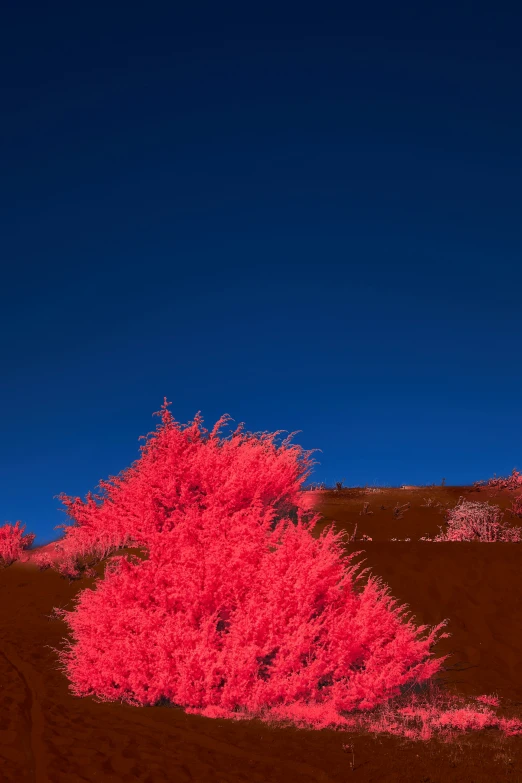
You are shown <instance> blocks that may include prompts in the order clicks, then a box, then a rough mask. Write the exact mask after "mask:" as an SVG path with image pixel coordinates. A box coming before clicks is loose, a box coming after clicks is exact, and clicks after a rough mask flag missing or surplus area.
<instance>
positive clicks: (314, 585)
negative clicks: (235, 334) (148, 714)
mask: <svg viewBox="0 0 522 783" xmlns="http://www.w3.org/2000/svg"><path fill="white" fill-rule="evenodd" d="M223 421H224V417H222V418H221V419H220V420H219V422H218V423H217V424H216V426H215V427H214V429H213V430H212V433H211V435H210V437H208V438H204V437H202V434H201V432H200V431H199V423H200V419H199V418H198V417H197V418H196V419H195V421H194V423H193V426H192V427H189V428H187V429H185V430H184V431H182V430H181V429H180V427H179V425H176V423H175V422H174V420H173V419H172V417H171V415H170V413H169V412H168V411H167V402H166V400H165V402H164V405H163V413H162V425H161V426H159V427H158V431H157V432H156V433H152V438H151V439H150V440H149V441H148V443H147V444H146V446H145V447H143V449H142V451H143V453H142V456H141V458H140V460H138V461H137V462H136V463H134V464H133V466H132V467H131V468H130V469H128V470H127V471H124V472H123V473H122V474H120V476H119V477H117V478H112V480H111V482H100V486H101V487H103V489H104V490H105V491H106V496H105V497H99V496H97V499H98V500H99V501H101V502H100V503H96V502H95V499H94V498H93V497H92V496H89V497H88V501H87V503H85V504H83V503H82V502H81V501H80V499H79V498H76V499H75V500H74V501H73V500H70V499H68V498H66V497H65V496H62V497H63V498H65V500H64V502H65V503H66V505H67V506H68V513H69V515H70V516H71V517H72V518H73V519H75V521H76V523H77V526H76V527H72V528H70V529H69V530H68V531H67V535H66V541H65V543H64V546H65V547H66V548H67V547H69V549H70V548H71V547H72V545H73V543H76V544H80V545H81V546H82V547H83V549H85V548H86V547H87V545H88V544H90V545H91V546H93V547H100V546H102V544H101V543H100V542H104V544H103V545H104V546H106V545H107V541H110V542H111V543H112V545H113V546H120V545H122V543H124V542H127V543H128V542H133V543H136V544H138V545H140V546H143V547H144V548H146V550H147V553H148V559H147V560H145V561H141V560H139V559H135V560H134V562H131V561H128V560H126V559H125V558H117V559H115V560H114V562H111V563H109V565H108V567H107V570H106V574H105V578H104V580H103V581H100V582H99V583H98V584H97V585H95V588H94V589H93V590H90V589H88V590H85V591H83V593H81V594H80V595H79V596H78V597H77V599H76V600H77V607H76V609H75V610H74V611H72V612H66V611H64V610H56V614H58V615H60V614H61V616H63V617H64V618H65V619H66V622H67V623H68V625H69V627H70V629H71V632H72V636H73V638H74V640H75V644H71V643H70V642H69V645H68V646H69V649H68V650H67V651H62V652H60V653H59V656H60V659H61V663H62V664H64V670H65V671H66V673H67V675H68V677H69V679H70V681H71V690H72V692H73V693H75V694H76V695H95V696H97V697H98V698H99V699H100V700H102V701H103V700H115V699H118V700H122V701H126V702H128V703H131V704H136V705H148V704H156V703H158V702H159V701H161V700H162V699H168V700H170V701H171V702H172V703H175V704H179V705H181V706H183V707H184V708H185V709H186V711H188V712H199V713H201V714H204V715H207V716H214V717H216V716H222V717H236V718H240V717H247V716H254V715H257V716H258V717H262V718H264V719H270V718H274V719H285V718H287V719H291V720H292V719H295V720H300V721H304V722H305V723H307V724H309V725H312V726H316V727H320V726H323V725H329V724H332V723H339V724H342V723H343V720H344V719H343V714H342V713H343V712H349V711H351V710H353V709H356V708H359V709H363V710H364V709H371V708H373V707H375V706H376V705H379V704H381V703H382V702H384V701H386V700H387V699H389V698H390V697H392V696H394V695H397V694H399V693H400V692H401V689H402V688H404V687H405V686H406V685H408V684H410V685H411V684H413V683H421V682H423V681H426V680H427V679H428V678H430V677H432V675H434V674H435V673H436V672H437V671H439V670H440V668H441V666H442V664H443V661H444V660H445V659H444V658H440V659H438V660H436V659H432V658H431V652H430V651H431V647H432V645H433V644H434V642H435V641H436V638H437V636H438V634H439V632H440V629H441V628H442V627H443V626H444V624H445V622H443V623H440V624H439V625H438V626H436V627H435V628H433V629H432V630H431V631H430V632H429V633H428V635H427V637H426V638H422V639H421V638H420V637H421V635H422V634H423V633H424V631H426V629H427V626H422V627H421V628H415V627H414V625H413V622H412V621H411V620H410V621H408V622H406V621H404V619H403V618H402V615H403V613H404V611H405V608H404V607H402V608H401V607H397V606H394V604H395V603H396V602H395V601H394V600H392V599H391V598H390V597H389V595H388V591H387V589H386V588H384V587H383V586H382V585H381V584H380V583H379V581H378V580H377V579H375V578H373V577H370V578H368V580H367V582H366V584H365V585H364V586H362V585H361V584H360V583H359V584H357V582H359V580H360V579H361V577H362V574H359V576H358V577H355V576H354V571H355V569H356V568H358V566H350V560H351V559H352V558H353V557H354V556H355V554H356V553H355V554H352V555H351V556H350V557H348V558H345V559H343V556H342V554H343V553H342V544H341V542H340V538H341V536H342V534H341V533H337V534H336V533H334V532H333V528H332V527H330V528H328V529H327V530H326V531H324V532H323V534H322V535H321V537H320V538H314V537H313V535H312V531H313V528H314V527H315V524H316V522H317V520H318V519H319V516H320V515H318V514H317V515H315V516H313V517H312V518H307V517H309V516H310V515H309V514H307V513H306V512H305V511H304V509H303V508H302V507H301V505H300V502H301V501H300V498H299V489H300V486H301V484H302V483H303V481H304V480H305V478H306V476H307V475H308V474H307V473H306V474H304V475H302V474H303V465H301V464H299V462H298V458H299V457H300V456H301V451H302V450H301V449H300V448H299V447H296V446H292V447H288V446H287V442H288V441H289V439H290V438H287V440H286V441H285V442H284V443H283V445H282V447H281V448H279V449H277V448H276V447H275V446H274V444H273V439H274V437H275V435H277V433H274V434H273V435H272V436H266V435H262V436H260V437H259V436H257V435H251V434H248V435H245V436H243V435H241V434H240V432H239V430H240V428H238V430H237V431H236V432H235V433H234V435H233V436H232V438H231V439H228V440H223V441H219V439H218V438H217V431H218V429H219V427H220V425H221V424H222V423H223ZM204 432H206V430H205V431H204ZM149 434H150V433H149ZM290 437H291V436H290ZM309 453H310V452H308V453H307V454H309ZM308 464H309V463H308V461H307V459H306V458H305V461H304V468H306V467H308ZM366 570H367V569H366ZM446 635H447V634H442V636H446Z"/></svg>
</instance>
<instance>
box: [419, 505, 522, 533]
mask: <svg viewBox="0 0 522 783" xmlns="http://www.w3.org/2000/svg"><path fill="white" fill-rule="evenodd" d="M446 515H447V530H446V532H443V531H442V528H441V533H440V535H438V536H436V537H435V538H434V539H433V540H434V541H488V542H492V541H511V542H517V541H522V530H520V528H509V527H507V526H506V524H505V523H504V522H503V516H504V512H503V511H502V510H501V509H500V507H499V506H490V505H489V503H479V502H477V501H466V500H464V498H463V497H461V498H460V500H459V503H458V504H457V505H456V506H455V508H451V509H449V510H448V511H447V512H446Z"/></svg>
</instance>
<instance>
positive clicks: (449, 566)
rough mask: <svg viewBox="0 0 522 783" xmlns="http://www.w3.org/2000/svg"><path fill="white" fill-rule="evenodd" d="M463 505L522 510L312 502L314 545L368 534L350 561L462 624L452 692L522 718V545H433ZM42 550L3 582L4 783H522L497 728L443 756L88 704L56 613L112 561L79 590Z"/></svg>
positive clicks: (486, 494)
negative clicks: (73, 679) (50, 565)
mask: <svg viewBox="0 0 522 783" xmlns="http://www.w3.org/2000/svg"><path fill="white" fill-rule="evenodd" d="M461 496H463V497H465V498H466V499H467V500H480V501H489V502H490V503H494V504H496V505H499V506H500V507H501V508H503V509H507V508H508V507H509V506H510V505H511V502H512V500H513V494H512V493H511V492H509V491H506V490H494V489H484V488H481V489H480V490H479V489H477V488H475V487H442V486H430V487H418V488H411V487H408V488H402V489H398V488H395V489H391V488H373V489H368V488H366V489H342V490H339V491H323V492H315V493H308V497H309V500H310V505H311V506H313V507H314V509H315V510H317V511H319V512H320V513H321V514H322V515H323V517H324V519H323V521H321V522H320V523H319V524H318V525H317V527H316V529H315V530H314V533H313V534H314V536H318V535H319V534H320V532H321V531H322V530H323V529H324V527H325V525H327V524H329V523H331V522H332V521H333V522H335V526H336V528H337V529H345V530H346V531H347V532H348V533H349V534H350V535H351V536H352V535H353V533H354V530H355V527H356V526H357V531H356V538H355V540H353V541H350V542H347V543H346V551H347V552H355V551H360V550H362V552H361V555H360V556H359V557H358V560H362V559H363V558H365V562H364V567H370V568H371V572H372V573H375V574H377V575H379V576H380V577H382V579H383V580H384V582H385V583H386V584H387V585H389V587H390V590H391V594H392V596H393V597H394V598H396V599H397V600H398V601H399V602H400V603H407V604H408V606H409V608H410V610H411V612H412V615H413V618H414V620H415V622H416V623H417V624H424V623H426V624H429V625H435V624H437V623H439V622H440V621H441V620H443V619H444V618H448V619H449V624H448V626H447V628H446V630H447V631H449V632H450V633H451V634H452V635H451V637H450V638H447V639H441V640H440V641H439V642H438V643H437V645H436V647H435V650H434V653H435V655H436V656H439V655H444V654H446V653H451V654H452V657H451V658H450V659H448V661H446V664H447V666H445V670H444V672H443V673H442V674H441V675H439V677H438V680H439V682H440V684H441V686H442V687H443V688H446V689H448V691H454V692H458V693H460V694H462V695H464V696H466V697H469V698H472V697H476V696H479V695H481V694H495V695H496V696H498V697H499V699H500V707H499V708H498V710H497V714H498V715H499V716H505V717H518V718H521V717H522V666H521V665H520V662H521V661H522V592H521V589H520V578H521V568H520V563H521V560H522V544H520V543H503V542H496V543H484V542H478V541H473V542H437V543H435V542H428V541H419V538H421V537H423V536H434V535H436V534H437V533H439V526H443V525H444V517H443V512H444V510H445V509H446V508H449V507H452V506H455V504H456V503H457V502H458V500H459V497H461ZM365 504H368V505H366V506H365ZM401 507H402V509H401ZM397 509H399V510H397ZM369 512H371V513H369ZM518 523H519V524H520V520H518ZM361 536H366V537H369V538H371V539H372V540H371V541H369V540H367V538H365V539H363V540H357V539H360V537H361ZM392 538H395V539H399V540H396V541H392V540H391V539H392ZM400 539H410V540H409V541H405V540H400ZM42 549H43V550H48V551H52V549H53V545H47V547H45V548H42V547H40V548H31V549H30V550H28V552H27V554H26V555H25V557H24V561H23V562H21V561H16V562H14V563H13V564H11V565H9V566H8V567H6V568H3V569H0V612H1V615H0V667H1V673H0V781H1V783H11V782H12V783H15V782H16V783H25V782H26V781H27V783H47V782H48V781H49V782H51V783H73V782H74V783H77V782H78V781H86V782H87V781H94V782H96V781H100V783H101V782H102V781H103V783H131V781H142V782H143V783H146V782H147V783H156V781H157V782H158V783H163V782H164V783H170V781H172V783H190V782H193V783H207V781H208V783H236V781H242V782H244V783H247V781H248V782H250V781H253V782H255V783H289V782H290V781H291V782H292V783H341V781H342V783H345V781H351V780H353V781H360V782H361V783H362V782H363V781H364V782H366V781H413V782H418V783H443V782H444V781H462V782H463V783H473V782H474V783H486V781H487V782H488V783H491V782H492V781H504V780H506V781H513V783H522V736H520V735H519V736H512V737H506V736H505V735H504V734H502V732H500V731H499V730H497V729H485V730H481V731H473V732H466V733H459V735H458V739H457V741H455V742H454V743H452V744H444V743H443V742H441V741H440V740H439V739H436V738H434V739H431V740H429V741H411V740H406V739H401V738H399V737H394V736H390V735H371V734H365V733H353V732H346V731H335V730H330V729H328V730H320V731H317V730H315V731H314V730H305V729H297V728H289V727H284V728H273V727H269V726H267V725H266V724H263V723H261V722H260V721H258V720H246V721H229V720H224V719H209V718H204V717H201V716H195V715H187V714H185V713H184V712H183V710H182V709H181V708H178V707H172V706H168V705H165V706H157V707H142V708H137V707H132V706H129V705H125V704H121V703H98V702H97V701H96V700H95V699H93V698H77V697H74V696H73V695H71V693H70V692H69V690H68V680H67V679H66V677H65V675H64V674H63V672H61V671H60V670H59V668H58V661H57V658H56V655H55V653H54V652H53V651H52V650H51V649H50V648H49V647H47V646H46V645H49V646H52V647H60V646H61V645H62V643H63V640H64V638H65V637H66V632H67V626H66V625H65V623H64V622H63V621H62V620H60V619H50V617H49V615H51V613H52V610H53V608H54V607H61V608H65V609H68V610H70V609H72V608H73V599H74V597H75V596H76V595H77V594H78V593H79V592H80V591H81V590H83V589H85V588H87V587H92V586H93V585H94V583H95V581H96V578H97V577H98V576H102V575H103V571H104V567H105V562H106V561H102V562H101V563H99V564H97V565H96V566H95V571H96V576H95V577H83V578H81V579H79V580H77V581H70V580H68V579H67V578H64V577H63V576H62V575H60V574H59V573H57V572H56V571H54V570H52V569H49V570H45V571H40V570H39V569H38V567H37V566H36V565H35V564H34V563H33V562H32V557H33V556H34V554H35V553H36V552H38V551H42ZM126 552H132V553H134V554H139V555H141V556H143V557H145V553H144V552H143V551H140V550H137V549H124V550H121V551H120V552H119V553H118V554H124V553H126ZM348 746H351V748H349V747H348Z"/></svg>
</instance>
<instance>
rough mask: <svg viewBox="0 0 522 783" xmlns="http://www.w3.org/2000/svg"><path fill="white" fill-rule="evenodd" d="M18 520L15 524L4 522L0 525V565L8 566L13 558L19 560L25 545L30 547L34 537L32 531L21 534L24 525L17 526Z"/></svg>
mask: <svg viewBox="0 0 522 783" xmlns="http://www.w3.org/2000/svg"><path fill="white" fill-rule="evenodd" d="M19 524H20V522H19V521H17V522H16V524H15V525H10V524H9V523H6V524H5V525H4V526H3V527H0V565H1V566H8V565H11V563H14V561H15V560H19V559H20V557H21V555H22V551H23V550H24V549H26V548H27V547H30V546H31V544H32V543H33V541H34V539H35V538H36V536H35V534H34V533H28V534H27V535H25V536H22V533H23V532H24V530H25V525H23V526H22V527H21V528H19V527H18V526H19Z"/></svg>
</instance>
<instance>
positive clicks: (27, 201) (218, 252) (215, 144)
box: [0, 2, 522, 545]
mask: <svg viewBox="0 0 522 783" xmlns="http://www.w3.org/2000/svg"><path fill="white" fill-rule="evenodd" d="M3 9H4V10H3V11H2V17H1V23H0V65H1V95H0V99H1V112H0V118H1V122H0V143H1V158H0V159H1V172H0V174H1V184H0V198H1V213H0V220H1V225H0V229H1V230H0V243H1V245H0V248H1V262H2V273H1V274H2V277H1V288H0V326H1V337H0V340H1V373H0V435H1V473H0V524H3V523H4V522H5V521H8V522H10V523H13V524H14V522H15V521H16V520H18V519H20V520H21V521H22V522H23V523H25V524H26V532H34V533H36V534H37V539H36V541H35V545H38V544H43V543H46V542H48V541H50V540H51V539H53V538H56V537H59V536H60V535H61V531H59V530H56V531H55V530H53V528H54V526H55V525H58V524H60V523H62V522H65V521H66V516H65V514H64V513H63V511H60V510H59V509H60V508H61V505H60V502H59V500H58V499H56V498H53V495H57V494H58V493H60V492H62V491H63V492H66V493H67V494H71V495H75V496H76V495H79V496H81V497H85V495H86V493H87V492H88V490H93V491H96V485H97V484H98V481H99V480H100V479H104V478H107V477H108V476H109V475H111V474H113V475H114V474H117V473H118V472H119V471H120V470H122V469H123V468H125V467H128V466H129V465H130V464H131V462H132V461H133V460H135V459H137V458H138V457H139V446H140V444H141V443H143V441H139V440H138V438H139V436H140V435H144V434H146V433H147V432H149V431H151V430H153V429H155V427H156V425H157V424H158V422H159V419H158V418H157V417H152V413H153V412H154V411H157V410H158V409H159V408H160V406H161V404H162V401H163V397H164V396H167V398H168V399H169V400H171V401H172V403H173V404H172V406H171V411H172V413H173V415H174V417H175V418H176V420H177V421H179V422H181V423H186V422H188V421H190V420H192V419H193V418H194V415H195V414H196V412H197V411H198V410H200V411H201V412H202V415H203V417H204V425H205V426H206V427H207V428H208V429H209V430H210V429H211V428H212V426H213V424H214V423H215V421H216V420H217V419H218V418H219V416H220V415H221V414H223V413H229V414H230V415H231V416H232V417H233V419H234V421H233V422H231V427H232V428H235V427H236V426H237V424H238V423H239V422H244V423H245V430H250V431H252V432H257V431H263V430H268V431H274V430H278V429H285V430H288V431H289V432H292V431H294V430H301V431H302V432H300V433H299V434H298V435H296V436H295V437H294V442H295V443H299V444H301V445H302V446H303V447H304V448H305V449H312V448H320V449H322V453H321V452H316V453H314V455H313V458H314V459H316V460H319V462H320V463H321V464H318V465H316V466H315V469H314V473H313V474H312V476H311V480H315V481H317V482H319V481H325V482H326V483H327V485H330V486H331V485H333V484H334V482H335V481H338V480H341V479H343V478H344V479H345V484H347V485H364V484H366V483H368V484H380V485H385V484H392V485H394V484H395V485H398V484H401V483H412V484H425V483H431V482H436V483H439V482H440V481H441V479H442V478H443V477H445V478H446V483H447V484H469V483H471V482H473V481H475V480H478V479H483V478H489V477H490V476H492V475H493V474H494V473H496V474H497V475H508V474H509V473H510V472H511V470H512V469H513V468H514V467H519V468H522V457H521V445H522V426H521V425H522V413H521V396H522V395H521V391H522V389H521V380H522V365H521V361H520V357H521V350H520V345H521V337H522V328H521V327H522V324H521V313H522V309H521V308H522V298H521V283H522V272H521V268H520V263H521V249H522V242H521V238H522V237H521V223H520V218H521V214H522V213H521V207H522V194H521V174H522V166H521V163H522V155H521V139H522V106H521V94H522V93H521V76H522V68H521V64H522V63H521V59H522V58H521V49H520V42H519V33H520V21H521V20H520V18H518V17H517V16H516V11H515V6H514V5H513V4H508V3H506V4H502V3H484V4H480V3H477V2H473V3H472V2H469V3H467V4H460V3H459V2H452V3H447V4H446V5H444V4H441V3H436V4H435V3H433V4H432V5H431V7H428V6H427V4H425V3H419V2H415V3H411V4H410V3H408V4H405V3H389V2H383V3H374V4H370V3H359V4H357V8H355V4H351V3H337V4H335V5H331V4H328V3H326V4H325V3H319V4H317V3H314V4H310V5H306V4H302V3H300V4H298V5H297V4H296V5H295V6H294V5H290V4H285V3H284V2H279V3H277V4H274V5H270V4H264V3H263V4H257V5H256V4H252V3H245V2H243V3H241V4H234V5H231V4H227V3H215V2H213V3H208V4H204V3H183V4H182V3H172V2H170V3H164V4H155V3H153V2H152V3H146V4H143V3H140V4H139V5H138V4H137V5H136V7H135V8H133V7H132V4H130V5H129V4H121V5H119V6H118V5H114V4H112V3H110V2H104V3H103V4H96V3H88V4H83V5H81V6H80V5H78V4H77V3H67V4H65V3H64V4H53V3H38V4H36V5H34V7H33V6H31V5H29V4H27V3H23V2H22V3H18V2H17V3H14V2H13V3H8V4H7V6H6V5H4V6H3ZM231 427H228V428H226V429H225V430H224V431H223V435H224V436H225V435H228V434H230V432H231ZM283 437H284V436H283Z"/></svg>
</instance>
